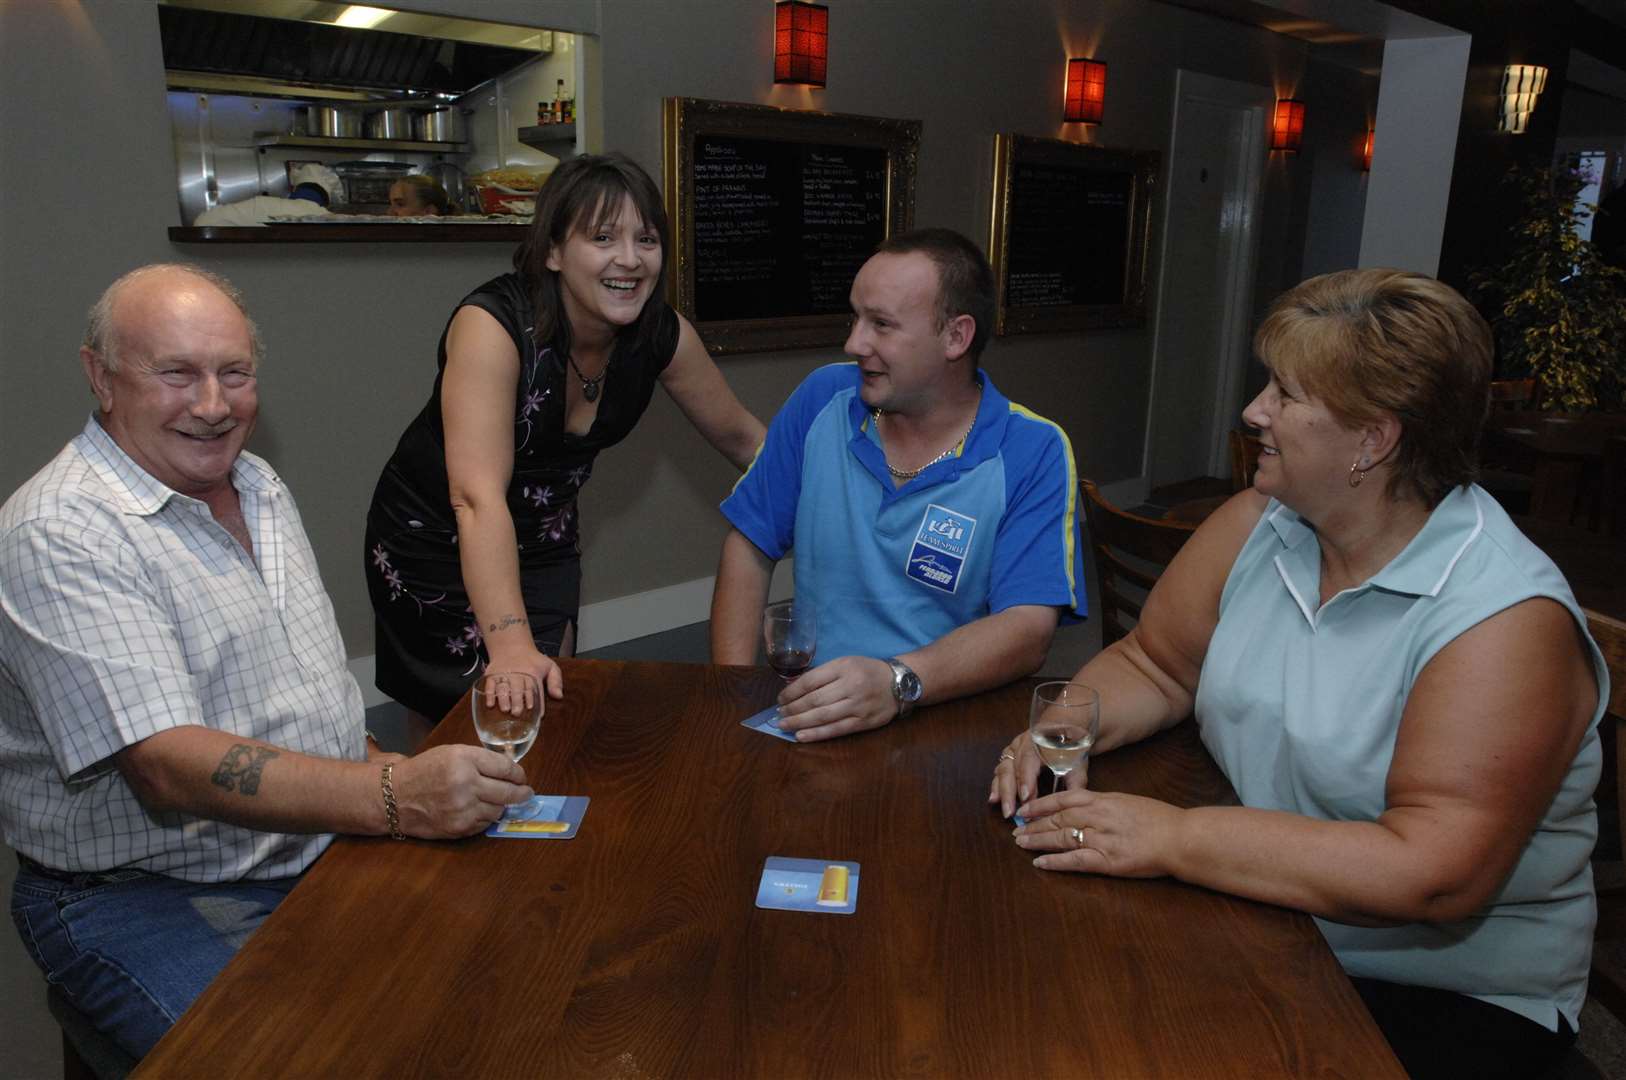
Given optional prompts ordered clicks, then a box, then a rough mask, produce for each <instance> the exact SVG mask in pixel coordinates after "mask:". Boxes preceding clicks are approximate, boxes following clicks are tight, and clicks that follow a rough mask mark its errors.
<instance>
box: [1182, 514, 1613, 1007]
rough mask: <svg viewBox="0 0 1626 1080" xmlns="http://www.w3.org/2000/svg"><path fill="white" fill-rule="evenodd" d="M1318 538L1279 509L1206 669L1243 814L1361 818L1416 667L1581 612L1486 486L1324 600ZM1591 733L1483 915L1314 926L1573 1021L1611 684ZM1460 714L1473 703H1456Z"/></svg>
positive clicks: (1490, 997) (1384, 973)
mask: <svg viewBox="0 0 1626 1080" xmlns="http://www.w3.org/2000/svg"><path fill="white" fill-rule="evenodd" d="M1320 580H1321V550H1320V547H1319V545H1318V544H1317V542H1316V535H1315V531H1314V530H1313V529H1312V528H1311V527H1310V526H1309V525H1308V524H1306V523H1305V522H1304V521H1303V520H1302V519H1301V518H1300V517H1299V516H1298V515H1297V514H1295V513H1294V512H1293V511H1291V510H1289V509H1288V508H1287V507H1285V506H1283V505H1282V504H1281V503H1278V502H1277V501H1275V500H1274V499H1272V500H1271V501H1270V504H1269V505H1268V506H1267V507H1266V508H1265V512H1264V515H1263V517H1261V518H1260V520H1259V524H1258V525H1256V526H1255V527H1254V530H1253V533H1252V535H1251V536H1249V537H1248V542H1247V543H1246V544H1245V545H1244V546H1243V548H1242V552H1241V554H1240V555H1238V556H1237V560H1236V563H1235V564H1234V565H1233V566H1232V567H1231V573H1230V576H1229V578H1227V580H1226V582H1225V589H1224V592H1223V593H1222V594H1221V596H1220V619H1219V625H1218V627H1217V629H1216V630H1215V632H1214V637H1213V641H1212V642H1211V644H1210V645H1209V649H1208V655H1207V657H1206V658H1205V659H1204V661H1203V669H1202V675H1201V679H1200V681H1199V683H1198V689H1197V702H1196V716H1197V720H1198V724H1199V728H1200V730H1201V732H1202V738H1203V743H1204V745H1206V746H1207V747H1208V750H1209V753H1211V754H1212V755H1213V756H1214V760H1215V761H1216V762H1218V763H1219V767H1220V769H1221V770H1223V771H1224V773H1225V775H1226V776H1227V777H1228V778H1229V779H1230V781H1231V784H1232V786H1233V787H1235V788H1236V791H1237V794H1238V795H1239V796H1240V797H1241V799H1242V802H1243V803H1244V804H1245V805H1247V806H1252V807H1260V808H1264V809H1272V810H1286V811H1290V812H1293V813H1297V814H1304V815H1307V816H1309V817H1314V818H1321V819H1323V820H1329V821H1370V820H1374V819H1376V818H1377V817H1378V815H1379V814H1381V813H1382V812H1383V809H1384V781H1385V779H1386V777H1387V775H1388V772H1389V761H1390V758H1391V757H1392V756H1393V754H1394V744H1395V735H1396V732H1397V731H1398V730H1399V727H1400V714H1401V710H1402V709H1403V708H1404V706H1405V703H1406V697H1407V695H1408V694H1409V693H1410V692H1411V687H1412V683H1413V682H1414V681H1415V680H1416V678H1417V675H1418V673H1419V672H1421V671H1422V669H1423V666H1424V665H1425V664H1427V663H1428V661H1429V660H1430V659H1431V658H1432V657H1433V656H1434V654H1435V653H1436V652H1438V651H1439V650H1440V649H1441V648H1443V647H1444V646H1445V645H1447V644H1448V643H1450V642H1451V641H1452V640H1453V639H1454V638H1456V637H1457V635H1459V634H1461V633H1462V632H1463V631H1464V630H1467V629H1468V628H1470V627H1472V626H1474V625H1475V624H1477V623H1479V622H1481V621H1483V620H1484V619H1486V618H1487V617H1489V616H1491V615H1494V614H1495V613H1497V612H1499V611H1501V610H1503V609H1505V608H1507V607H1510V606H1512V605H1513V604H1516V603H1519V602H1520V601H1522V600H1527V599H1530V598H1531V597H1536V596H1543V597H1550V598H1552V599H1553V600H1556V601H1558V602H1559V603H1561V604H1563V605H1564V607H1566V608H1567V609H1569V611H1570V612H1571V613H1572V614H1573V615H1574V616H1575V619H1576V621H1577V622H1578V623H1579V624H1580V626H1581V630H1582V633H1583V634H1585V631H1586V619H1585V617H1584V616H1583V615H1582V613H1581V610H1580V608H1579V607H1578V606H1577V605H1576V603H1575V598H1574V596H1573V595H1572V594H1571V593H1570V589H1569V585H1568V584H1567V583H1566V582H1565V581H1564V577H1563V575H1562V574H1560V573H1559V572H1558V568H1557V567H1555V566H1554V565H1553V563H1552V560H1551V559H1549V558H1547V556H1546V555H1545V554H1543V553H1542V552H1541V551H1540V550H1539V549H1538V548H1537V547H1536V546H1535V545H1534V544H1532V543H1531V542H1530V541H1529V540H1527V539H1525V537H1524V535H1523V534H1522V533H1520V532H1519V531H1518V529H1517V527H1515V526H1514V524H1513V523H1512V521H1510V520H1509V519H1508V516H1507V514H1506V513H1505V512H1503V510H1502V508H1501V507H1500V506H1499V505H1498V504H1497V503H1496V501H1495V500H1494V499H1492V498H1491V497H1490V496H1489V495H1488V494H1486V493H1485V491H1484V490H1483V489H1481V488H1479V487H1466V488H1457V489H1455V490H1453V491H1452V493H1451V494H1450V495H1448V496H1447V497H1446V498H1445V499H1444V501H1442V502H1441V503H1440V505H1439V506H1438V507H1436V508H1435V510H1434V512H1433V514H1431V515H1430V516H1429V519H1428V522H1427V524H1425V525H1424V527H1423V529H1422V531H1421V532H1419V533H1418V534H1417V535H1416V536H1415V537H1413V538H1412V541H1411V543H1410V544H1408V545H1407V546H1406V549H1405V550H1404V551H1402V552H1401V553H1400V554H1399V555H1397V556H1396V557H1395V558H1394V560H1393V561H1392V562H1390V563H1389V565H1387V566H1385V567H1384V568H1383V569H1382V570H1380V571H1379V572H1378V573H1377V574H1375V575H1374V576H1373V577H1372V578H1371V579H1370V580H1368V581H1366V582H1364V583H1363V584H1361V585H1359V586H1356V587H1355V588H1352V589H1346V590H1345V591H1343V592H1341V593H1339V594H1337V595H1336V596H1334V597H1333V598H1332V599H1331V600H1329V601H1327V603H1326V604H1324V605H1321V606H1320V607H1319V609H1318V608H1317V600H1318V598H1319V596H1320ZM1586 640H1587V643H1588V646H1589V647H1590V648H1591V650H1592V661H1593V666H1594V668H1595V669H1596V671H1597V678H1598V686H1599V689H1600V694H1599V704H1598V708H1597V710H1596V712H1594V714H1593V717H1592V724H1591V726H1590V727H1589V728H1588V730H1587V734H1586V737H1585V738H1584V739H1583V740H1582V742H1581V747H1580V750H1579V751H1578V752H1577V753H1576V755H1575V760H1574V761H1573V762H1571V763H1570V768H1569V772H1568V773H1567V774H1566V775H1565V777H1564V782H1563V785H1562V787H1561V788H1560V789H1559V792H1558V795H1557V797H1556V798H1555V799H1554V800H1553V803H1552V806H1550V807H1549V808H1548V810H1547V813H1546V815H1545V816H1544V817H1543V818H1542V821H1541V824H1540V825H1538V826H1537V828H1536V831H1535V834H1534V835H1533V836H1532V837H1531V840H1530V844H1529V846H1528V847H1526V848H1525V851H1524V854H1523V855H1522V856H1521V857H1520V858H1519V861H1518V863H1517V864H1516V865H1515V867H1514V870H1513V873H1512V875H1511V876H1510V877H1509V878H1508V880H1507V883H1506V884H1505V885H1504V886H1503V887H1502V890H1501V891H1500V892H1499V893H1498V894H1497V895H1496V896H1495V898H1494V899H1493V900H1492V901H1491V904H1490V906H1489V907H1488V908H1487V909H1486V910H1485V911H1483V912H1481V913H1480V914H1479V915H1476V916H1474V917H1473V918H1470V919H1466V920H1464V921H1462V922H1458V923H1451V924H1421V923H1414V924H1410V925H1407V926H1400V927H1392V928H1385V929H1370V928H1366V927H1357V926H1346V925H1344V924H1341V923H1334V922H1329V921H1327V920H1325V919H1317V920H1316V922H1317V924H1318V925H1319V926H1320V928H1321V932H1322V934H1324V935H1325V936H1326V939H1327V942H1328V943H1329V944H1330V945H1331V946H1332V948H1333V951H1334V952H1335V953H1336V954H1337V955H1338V959H1339V961H1340V962H1341V963H1342V964H1343V966H1344V969H1345V970H1346V971H1347V972H1349V974H1351V975H1356V976H1365V977H1368V978H1376V979H1386V980H1389V981H1391V982H1399V983H1408V984H1412V985H1418V986H1432V987H1440V988H1442V989H1446V990H1452V991H1456V992H1458V993H1462V994H1468V995H1470V996H1472V997H1476V998H1479V999H1481V1000H1483V1001H1488V1002H1490V1003H1492V1004H1494V1005H1500V1006H1502V1007H1504V1008H1507V1009H1511V1010H1512V1011H1514V1012H1516V1013H1518V1014H1520V1015H1521V1016H1526V1017H1529V1018H1530V1019H1531V1020H1534V1021H1535V1022H1537V1023H1539V1024H1541V1025H1543V1026H1544V1027H1546V1028H1547V1029H1549V1030H1556V1029H1557V1026H1558V1014H1560V1013H1562V1014H1563V1015H1564V1017H1565V1018H1566V1019H1568V1021H1569V1023H1570V1026H1571V1027H1572V1028H1575V1027H1577V1026H1578V1016H1579V1013H1580V1010H1581V1003H1582V1001H1583V1000H1584V999H1585V997H1586V983H1587V967H1588V964H1589V962H1590V957H1591V953H1592V933H1593V924H1594V923H1595V921H1596V919H1597V906H1596V901H1595V898H1594V896H1593V890H1592V869H1591V866H1590V864H1589V862H1588V859H1589V857H1590V856H1591V854H1592V847H1593V843H1594V841H1596V839H1597V833H1598V819H1597V812H1596V809H1595V807H1594V805H1593V802H1592V793H1593V790H1594V789H1595V788H1596V787H1597V784H1598V773H1599V769H1600V766H1601V763H1602V754H1601V751H1600V749H1599V744H1598V718H1599V717H1600V716H1602V714H1603V711H1604V705H1605V703H1606V702H1607V700H1608V686H1609V674H1608V669H1607V668H1606V667H1605V665H1604V660H1603V656H1602V655H1601V654H1600V653H1599V652H1598V647H1597V645H1596V644H1594V643H1593V642H1592V639H1591V638H1590V637H1587V639H1586ZM1461 707H1462V708H1464V709H1472V708H1474V702H1473V701H1472V700H1471V699H1469V698H1464V700H1463V701H1462V705H1461Z"/></svg>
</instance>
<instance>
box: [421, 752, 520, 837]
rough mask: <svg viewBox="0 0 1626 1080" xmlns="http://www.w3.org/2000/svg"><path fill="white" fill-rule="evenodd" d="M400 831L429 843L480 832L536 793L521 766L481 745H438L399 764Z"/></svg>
mask: <svg viewBox="0 0 1626 1080" xmlns="http://www.w3.org/2000/svg"><path fill="white" fill-rule="evenodd" d="M394 786H395V800H396V804H397V805H398V806H399V807H400V814H401V831H402V832H404V833H406V834H407V835H408V836H416V837H419V838H421V839H425V840H450V839H455V838H457V837H461V836H469V835H472V834H473V833H477V832H479V831H480V830H481V829H484V828H485V827H486V826H487V825H490V824H491V823H492V822H493V821H496V820H497V819H498V818H500V817H502V812H503V809H504V808H505V807H507V806H509V805H511V804H513V803H519V802H524V801H525V800H526V799H529V798H530V797H531V795H532V791H531V789H530V788H529V787H527V786H526V784H525V770H524V769H522V768H520V767H519V764H518V763H517V762H513V761H509V760H508V759H507V758H506V757H504V756H503V755H501V754H499V753H496V752H495V751H492V750H487V749H486V748H485V747H483V746H464V745H459V746H436V747H433V748H432V749H429V750H425V751H424V752H423V753H421V754H418V755H416V756H414V757H410V758H406V759H405V760H403V761H399V762H397V763H396V765H395V772H394Z"/></svg>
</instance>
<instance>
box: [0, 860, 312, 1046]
mask: <svg viewBox="0 0 1626 1080" xmlns="http://www.w3.org/2000/svg"><path fill="white" fill-rule="evenodd" d="M299 880H300V879H299V878H297V877H293V878H282V879H279V880H276V881H241V882H233V883H229V884H209V885H200V884H197V883H195V882H190V881H180V880H178V879H176V878H170V877H164V876H163V875H161V874H151V873H148V872H146V871H145V870H113V871H109V872H107V873H100V874H73V873H67V872H63V871H57V870H48V869H46V868H44V867H42V866H40V865H39V864H37V863H34V862H32V861H23V860H20V859H19V860H18V867H17V882H16V884H15V886H14V887H13V889H12V893H11V917H12V918H13V919H14V920H16V923H17V932H18V933H19V934H21V935H22V939H23V945H24V947H25V948H27V949H28V952H29V955H31V956H32V957H33V958H34V962H35V963H36V964H38V965H39V966H40V970H41V971H43V972H45V978H46V981H47V982H49V983H51V984H52V985H55V986H58V987H60V988H61V989H62V990H63V992H64V993H66V995H67V997H68V999H69V1000H70V1001H72V1002H73V1004H74V1005H75V1006H76V1007H77V1008H78V1009H79V1011H80V1012H83V1013H84V1014H85V1015H86V1016H88V1017H89V1018H90V1020H91V1022H92V1023H94V1024H95V1025H96V1027H97V1028H99V1029H100V1030H101V1031H102V1032H103V1033H104V1034H106V1035H107V1036H108V1037H109V1038H111V1039H113V1040H114V1041H115V1042H117V1043H118V1044H119V1045H120V1046H122V1047H123V1048H124V1049H125V1051H126V1052H128V1053H129V1054H130V1055H131V1056H132V1057H136V1058H139V1057H142V1056H143V1055H145V1054H146V1052H147V1051H148V1050H151V1049H152V1047H153V1044H154V1043H156V1042H157V1041H158V1040H159V1039H160V1038H162V1037H163V1034H164V1032H166V1031H168V1030H169V1028H170V1025H171V1024H173V1023H174V1022H175V1020H176V1018H177V1017H179V1016H180V1015H181V1013H183V1012H185V1011H186V1009H187V1006H189V1005H191V1004H192V1002H193V1001H194V1000H195V999H196V998H197V996H198V995H199V994H201V993H202V992H203V988H204V987H206V986H208V985H209V983H210V982H211V981H212V980H213V979H214V977H215V975H217V974H218V973H219V972H220V969H221V968H223V967H225V966H226V962H227V961H228V960H230V959H231V958H232V956H233V955H235V954H236V952H237V950H238V949H239V948H241V947H242V944H243V942H244V941H246V940H248V936H249V935H250V934H252V933H253V932H254V931H255V930H256V929H258V927H259V925H260V923H262V922H264V921H265V917H266V916H267V915H269V914H271V912H272V910H273V909H275V908H276V906H277V904H279V903H280V902H281V901H282V898H283V897H284V896H287V895H288V890H290V889H292V888H293V887H294V886H295V885H297V884H298V883H299Z"/></svg>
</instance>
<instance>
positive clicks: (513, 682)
mask: <svg viewBox="0 0 1626 1080" xmlns="http://www.w3.org/2000/svg"><path fill="white" fill-rule="evenodd" d="M469 707H470V709H471V711H472V712H473V713H474V730H475V731H476V732H477V733H478V734H479V736H480V742H481V743H483V744H484V745H485V748H486V749H487V750H495V751H497V753H499V754H503V755H505V756H506V757H507V758H508V760H510V761H518V760H519V759H520V758H522V757H524V756H525V752H526V751H527V750H529V749H530V748H531V744H532V743H534V742H536V733H537V731H538V729H540V728H541V726H542V688H541V687H540V686H539V685H538V684H537V681H536V677H535V676H534V675H528V674H526V673H524V672H521V671H495V672H487V673H486V674H484V675H482V676H480V677H479V678H478V679H477V680H475V683H474V693H473V694H471V695H470V697H469Z"/></svg>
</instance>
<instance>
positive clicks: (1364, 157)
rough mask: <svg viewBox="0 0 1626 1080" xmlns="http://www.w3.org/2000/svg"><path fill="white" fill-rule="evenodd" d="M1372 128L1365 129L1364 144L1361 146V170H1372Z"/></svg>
mask: <svg viewBox="0 0 1626 1080" xmlns="http://www.w3.org/2000/svg"><path fill="white" fill-rule="evenodd" d="M1372 134H1373V132H1372V129H1371V128H1367V129H1366V144H1365V145H1364V146H1362V147H1361V171H1362V172H1371V171H1372Z"/></svg>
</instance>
